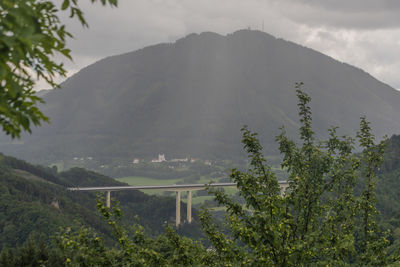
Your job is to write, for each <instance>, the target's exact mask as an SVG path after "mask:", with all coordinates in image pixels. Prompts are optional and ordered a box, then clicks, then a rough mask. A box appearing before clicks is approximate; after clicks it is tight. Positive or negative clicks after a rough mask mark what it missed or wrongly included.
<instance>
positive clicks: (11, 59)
mask: <svg viewBox="0 0 400 267" xmlns="http://www.w3.org/2000/svg"><path fill="white" fill-rule="evenodd" d="M91 2H92V3H94V2H97V1H96V0H91ZM100 2H101V4H103V5H106V4H107V3H108V4H109V5H110V6H116V5H117V0H101V1H100ZM61 10H62V11H69V12H70V17H71V18H74V17H76V18H77V19H78V20H79V21H80V22H81V24H82V26H84V27H87V26H88V24H87V22H86V20H85V18H84V16H83V12H82V10H81V9H80V8H79V6H78V0H64V1H63V2H62V6H61ZM58 12H59V10H58V9H57V8H56V6H55V4H54V3H53V1H49V0H24V1H18V0H2V1H0V125H1V127H2V128H3V131H4V132H5V133H6V134H7V135H11V137H12V138H14V137H19V136H20V134H21V132H22V131H28V132H31V127H32V124H33V125H40V124H41V122H43V121H46V122H47V121H48V120H49V119H48V118H47V117H46V116H45V115H44V114H43V113H42V112H41V111H40V110H39V109H38V107H37V105H38V104H39V103H42V102H43V100H42V99H41V98H40V97H38V96H37V95H36V93H35V91H34V85H35V81H36V79H43V80H45V81H46V82H47V84H48V85H50V86H51V87H58V84H57V83H56V82H55V77H57V76H58V75H60V76H65V75H66V70H65V68H64V65H63V63H57V62H56V61H55V58H54V57H55V56H56V55H57V54H60V55H62V56H63V57H65V58H68V59H71V55H70V53H71V51H70V50H69V49H68V48H67V47H66V40H67V38H70V37H72V35H71V34H70V33H69V32H68V31H67V29H66V27H65V25H64V24H62V23H61V21H60V19H59V17H58Z"/></svg>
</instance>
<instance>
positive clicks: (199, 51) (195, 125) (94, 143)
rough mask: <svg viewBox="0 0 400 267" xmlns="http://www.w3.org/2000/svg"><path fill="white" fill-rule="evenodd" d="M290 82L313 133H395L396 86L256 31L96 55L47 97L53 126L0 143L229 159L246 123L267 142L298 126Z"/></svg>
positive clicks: (45, 153)
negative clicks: (367, 129)
mask: <svg viewBox="0 0 400 267" xmlns="http://www.w3.org/2000/svg"><path fill="white" fill-rule="evenodd" d="M296 82H304V83H305V87H304V89H305V91H306V92H307V93H308V94H309V95H310V96H311V97H312V103H311V106H312V109H313V117H314V120H313V123H314V130H315V132H316V133H317V135H325V134H326V133H327V131H326V130H327V129H328V128H329V127H330V126H332V125H335V126H339V127H340V129H341V132H343V133H347V134H353V133H354V132H355V131H356V130H357V129H358V125H359V118H360V117H361V116H363V115H365V116H366V117H367V120H369V121H371V122H372V126H373V128H374V130H375V133H376V134H377V135H378V136H381V135H384V134H392V133H399V132H400V119H399V118H400V92H398V91H396V90H394V89H393V88H391V87H390V86H388V85H386V84H384V83H382V82H380V81H378V80H376V79H375V78H374V77H372V76H371V75H369V74H368V73H366V72H364V71H362V70H361V69H358V68H356V67H353V66H350V65H348V64H345V63H342V62H339V61H337V60H335V59H333V58H331V57H328V56H326V55H323V54H321V53H319V52H317V51H314V50H312V49H309V48H306V47H303V46H300V45H297V44H295V43H292V42H288V41H285V40H282V39H277V38H275V37H273V36H271V35H269V34H266V33H264V32H260V31H251V30H240V31H237V32H234V33H232V34H228V35H226V36H222V35H219V34H216V33H211V32H205V33H201V34H190V35H188V36H186V37H185V38H182V39H179V40H177V41H176V42H175V43H165V44H159V45H154V46H149V47H146V48H143V49H140V50H137V51H134V52H130V53H126V54H122V55H118V56H112V57H108V58H105V59H103V60H100V61H98V62H96V63H94V64H92V65H90V66H88V67H86V68H84V69H82V70H81V71H80V72H78V73H77V74H75V75H73V76H72V77H71V78H69V79H68V80H67V81H65V82H64V83H63V84H62V85H61V87H62V90H53V91H52V92H49V93H47V94H46V95H45V97H44V99H45V101H46V105H44V106H43V107H42V109H43V110H44V112H45V114H46V115H48V116H49V117H50V119H51V124H50V125H45V126H43V127H40V128H38V129H35V130H34V133H33V134H32V135H31V136H25V137H24V138H23V145H21V144H13V145H4V144H3V145H1V147H0V149H2V150H3V152H6V153H11V154H13V155H16V156H19V157H23V158H25V159H28V160H33V161H36V162H44V161H46V160H48V159H62V158H66V157H68V158H71V157H75V156H88V155H90V156H98V157H122V158H125V157H131V158H132V157H152V156H155V155H157V154H158V153H165V154H166V155H167V157H168V156H171V157H172V156H199V157H209V158H218V157H222V158H230V157H235V156H237V155H238V153H240V151H241V144H240V128H241V127H242V126H243V125H248V126H249V128H250V129H252V130H254V131H257V132H259V133H260V138H261V140H262V143H263V144H264V145H265V147H266V149H269V148H271V147H272V146H271V144H272V143H273V140H274V138H275V136H276V135H277V134H278V133H279V130H278V128H279V127H281V126H282V125H285V127H286V129H287V131H288V133H289V135H291V134H293V135H294V133H295V131H297V127H298V119H297V118H298V116H297V105H296V104H297V99H296V94H295V89H294V84H295V83H296Z"/></svg>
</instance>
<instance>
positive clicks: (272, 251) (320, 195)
mask: <svg viewBox="0 0 400 267" xmlns="http://www.w3.org/2000/svg"><path fill="white" fill-rule="evenodd" d="M301 86H302V84H298V85H297V86H296V87H297V96H298V98H299V104H298V106H299V115H300V122H301V127H300V140H301V142H302V145H301V146H298V145H296V143H295V142H294V141H292V140H289V139H288V138H287V137H286V134H285V130H284V128H282V133H281V134H280V135H279V136H278V137H277V138H276V140H277V142H278V143H279V149H280V152H281V153H282V154H283V162H282V164H281V165H282V167H283V168H285V169H286V170H287V172H288V174H289V177H288V182H289V188H288V190H287V191H286V192H285V193H284V194H283V195H281V194H280V189H279V186H278V181H277V179H276V177H275V174H274V173H273V172H272V171H271V168H270V167H269V166H268V165H267V164H266V160H265V158H264V157H263V155H262V147H261V145H260V143H259V141H258V139H257V134H255V133H252V132H251V131H249V130H248V128H247V127H244V128H243V129H242V131H243V139H242V142H243V144H244V148H245V150H246V151H247V153H248V154H249V159H250V169H249V170H248V172H241V171H237V170H233V171H232V174H231V178H232V180H233V181H234V182H236V183H237V184H238V188H239V192H240V195H241V196H242V197H243V198H244V200H245V202H246V205H245V206H244V207H243V206H242V205H240V204H238V203H235V202H234V201H232V200H231V199H230V198H229V197H228V196H227V195H226V194H225V193H223V192H219V191H217V192H215V197H216V201H217V202H218V203H219V204H220V205H223V206H226V208H227V226H228V228H229V229H230V231H231V236H227V235H224V234H222V232H221V231H220V230H218V227H217V226H216V225H215V224H213V223H212V222H211V217H210V214H209V213H208V212H207V211H204V212H203V214H202V218H201V220H202V224H203V226H204V229H205V232H206V234H207V235H208V236H209V238H210V240H211V241H212V243H213V246H214V247H215V249H216V251H217V254H218V255H219V257H220V258H222V259H225V260H229V259H232V260H233V263H234V265H235V264H238V263H240V262H245V263H247V264H250V265H252V266H253V265H254V266H300V265H301V266H308V265H324V266H325V265H339V266H343V265H354V264H356V265H359V266H366V265H372V266H386V265H388V264H389V263H392V262H395V261H398V260H399V255H398V254H396V255H388V247H389V242H388V240H387V239H386V238H385V233H383V232H381V231H379V229H378V227H377V224H376V215H377V210H376V208H375V193H374V185H375V183H376V176H375V171H376V170H377V168H378V167H379V165H380V164H381V162H382V155H383V151H384V141H381V142H380V143H378V144H375V143H374V137H373V136H372V134H371V128H370V126H369V123H368V122H367V121H366V119H365V118H364V117H363V118H361V123H360V131H359V132H358V134H357V138H358V140H359V142H360V147H361V148H362V149H363V151H362V152H361V154H359V155H355V154H353V149H354V145H355V140H354V139H353V138H350V137H346V136H344V137H342V138H339V137H338V136H337V135H336V128H331V129H330V130H329V133H330V137H329V139H328V140H327V141H320V142H317V141H316V140H315V137H314V132H313V131H312V128H311V124H312V118H311V110H310V107H309V106H308V103H309V101H310V100H311V99H310V97H309V96H308V95H307V94H305V93H303V92H302V91H301V90H300V88H301ZM357 184H361V185H363V189H362V193H361V194H360V195H357V194H356V190H355V189H356V185H357ZM238 242H240V244H241V245H238Z"/></svg>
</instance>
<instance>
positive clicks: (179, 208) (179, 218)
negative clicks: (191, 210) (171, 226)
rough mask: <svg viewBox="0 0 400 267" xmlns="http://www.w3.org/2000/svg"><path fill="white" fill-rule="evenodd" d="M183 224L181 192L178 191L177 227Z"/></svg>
mask: <svg viewBox="0 0 400 267" xmlns="http://www.w3.org/2000/svg"><path fill="white" fill-rule="evenodd" d="M179 224H181V191H176V211H175V225H176V227H178V226H179Z"/></svg>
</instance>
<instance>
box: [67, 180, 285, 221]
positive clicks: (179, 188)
mask: <svg viewBox="0 0 400 267" xmlns="http://www.w3.org/2000/svg"><path fill="white" fill-rule="evenodd" d="M278 183H279V186H280V187H281V190H282V192H284V191H285V189H286V188H287V187H288V183H287V182H286V181H279V182H278ZM207 187H209V188H217V187H236V183H211V184H180V185H143V186H129V185H128V186H97V187H70V188H67V189H68V190H70V191H93V192H106V193H107V199H106V205H107V207H110V206H111V192H112V191H123V190H163V191H174V192H176V212H175V224H176V226H179V225H180V223H181V192H185V191H187V212H186V214H187V222H188V223H191V222H192V191H198V190H205V189H206V188H207Z"/></svg>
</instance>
